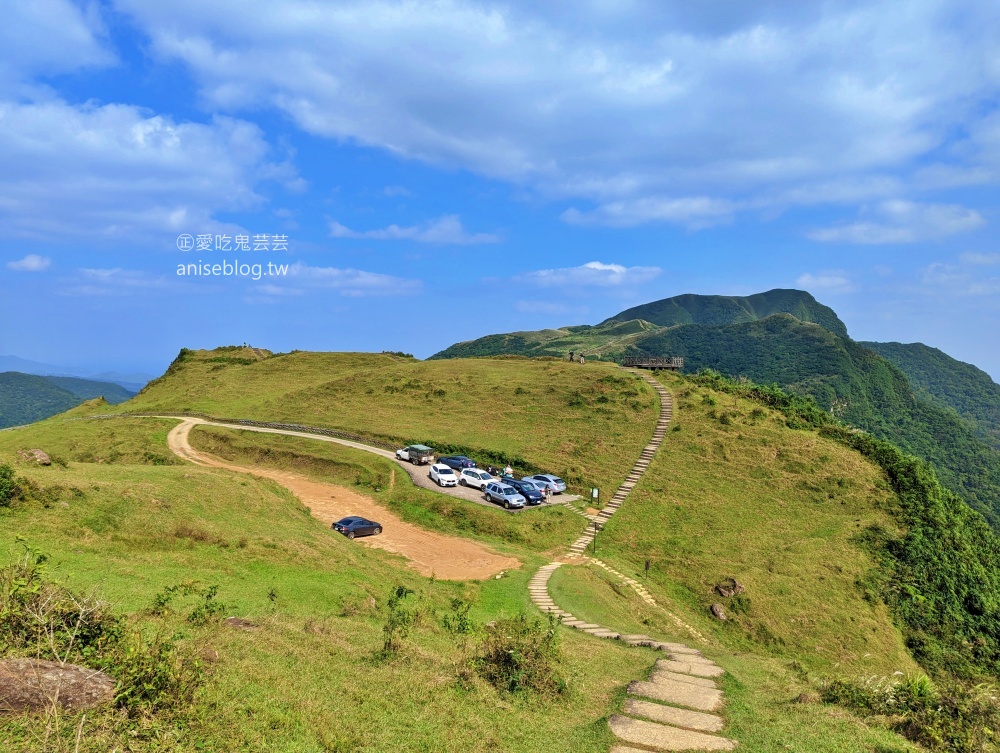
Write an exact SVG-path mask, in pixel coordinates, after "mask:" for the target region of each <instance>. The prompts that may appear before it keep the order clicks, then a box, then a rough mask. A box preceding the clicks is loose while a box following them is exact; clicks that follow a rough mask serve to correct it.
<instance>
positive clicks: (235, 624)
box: [222, 617, 260, 630]
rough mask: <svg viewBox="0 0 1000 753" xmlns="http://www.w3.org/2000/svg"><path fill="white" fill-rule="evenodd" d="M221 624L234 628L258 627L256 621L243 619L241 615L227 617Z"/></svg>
mask: <svg viewBox="0 0 1000 753" xmlns="http://www.w3.org/2000/svg"><path fill="white" fill-rule="evenodd" d="M222 624H223V625H225V626H226V627H231V628H235V629H236V630H256V629H257V628H258V627H260V626H259V625H257V623H255V622H250V620H244V619H243V618H242V617H227V618H226V619H224V620H223V621H222Z"/></svg>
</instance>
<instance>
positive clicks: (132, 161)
mask: <svg viewBox="0 0 1000 753" xmlns="http://www.w3.org/2000/svg"><path fill="white" fill-rule="evenodd" d="M268 152H269V147H268V145H267V143H266V142H265V141H264V139H263V137H262V134H261V132H260V130H259V129H258V128H257V126H255V125H253V124H250V123H247V122H244V121H240V120H233V119H231V118H215V119H213V120H212V121H211V122H210V123H185V122H176V121H174V120H172V119H171V118H168V117H165V116H162V115H155V114H153V113H150V112H147V111H145V110H143V109H141V108H138V107H132V106H128V105H119V104H110V105H103V106H98V105H93V104H84V105H79V106H77V105H71V104H68V103H66V102H64V101H61V100H45V101H35V102H29V103H21V102H2V101H0V164H2V165H3V166H4V167H3V170H2V171H0V220H2V221H3V223H4V225H5V227H6V229H7V232H8V234H9V235H14V236H17V237H28V238H34V239H47V240H48V239H58V238H67V237H69V238H73V239H75V240H80V239H87V240H88V241H104V242H120V241H121V240H123V239H135V238H136V237H147V238H148V237H149V236H150V235H154V236H156V237H158V238H160V239H162V240H163V242H164V243H166V244H172V243H173V238H174V237H175V236H176V235H177V234H178V233H181V232H187V233H199V232H200V233H207V232H214V231H218V232H231V231H232V226H227V225H223V224H222V223H218V222H216V221H215V220H214V219H213V215H214V214H215V213H216V212H219V211H223V210H248V209H252V208H255V207H257V206H259V205H261V204H262V203H263V201H264V199H263V198H262V197H261V196H260V195H259V194H258V193H257V192H256V191H255V188H254V186H255V184H256V183H257V182H258V181H259V180H262V179H264V178H265V177H266V178H269V179H278V180H282V181H285V180H289V179H291V174H292V172H293V171H292V169H291V168H290V167H289V166H287V165H283V164H279V165H276V164H273V163H269V162H267V156H268Z"/></svg>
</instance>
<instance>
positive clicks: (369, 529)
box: [330, 515, 382, 539]
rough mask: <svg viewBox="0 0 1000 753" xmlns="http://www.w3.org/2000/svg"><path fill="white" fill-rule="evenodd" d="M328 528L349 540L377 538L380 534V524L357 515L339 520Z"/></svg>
mask: <svg viewBox="0 0 1000 753" xmlns="http://www.w3.org/2000/svg"><path fill="white" fill-rule="evenodd" d="M330 527H331V528H333V530H334V531H336V532H337V533H342V534H344V535H345V536H346V537H347V538H349V539H353V538H354V537H355V536H378V535H379V534H380V533H382V524H381V523H376V522H375V521H374V520H368V519H367V518H361V517H358V516H357V515H350V516H348V517H346V518H341V519H340V520H338V521H337V522H336V523H334V524H333V525H332V526H330Z"/></svg>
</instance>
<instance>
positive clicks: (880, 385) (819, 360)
mask: <svg viewBox="0 0 1000 753" xmlns="http://www.w3.org/2000/svg"><path fill="white" fill-rule="evenodd" d="M569 351H575V352H577V353H583V354H585V355H586V356H587V357H588V358H601V359H606V360H621V358H623V357H625V356H642V355H648V356H683V358H684V360H685V370H686V371H698V370H700V369H703V368H711V369H715V370H717V371H720V372H722V373H724V374H729V375H732V376H745V377H747V378H749V379H752V380H754V381H755V382H760V383H765V384H771V383H777V384H779V385H781V386H782V387H784V388H786V389H788V390H790V391H792V392H796V393H799V394H805V395H811V396H812V397H814V398H815V399H816V401H817V402H818V403H819V404H820V405H822V406H823V407H824V408H826V409H828V410H830V411H832V412H833V413H835V414H837V415H838V416H840V417H841V418H843V420H845V421H847V422H848V423H850V424H852V425H854V426H857V427H859V428H861V429H864V430H866V431H869V432H871V433H872V434H875V435H877V436H880V437H883V438H885V439H888V440H890V441H892V442H894V443H896V444H897V445H899V446H900V447H902V448H903V449H905V450H907V451H908V452H911V453H913V454H914V455H917V456H919V457H922V458H924V459H925V460H928V461H930V462H932V463H933V464H934V465H935V466H936V467H937V469H938V471H939V473H940V475H941V478H942V480H943V481H944V482H945V483H946V484H947V485H948V486H950V487H952V488H953V489H954V490H955V491H956V492H958V493H959V494H961V495H962V496H963V497H964V498H965V499H966V501H967V502H969V504H970V505H972V506H973V507H975V508H976V509H978V510H980V512H982V513H983V514H984V515H986V517H987V518H988V519H989V520H990V522H991V523H992V524H993V525H994V526H1000V385H997V384H996V383H995V382H994V381H993V380H992V379H991V378H990V377H989V375H988V374H986V373H985V372H983V371H981V370H980V369H977V368H976V367H975V366H972V365H970V364H966V363H962V362H961V361H957V360H956V359H954V358H951V357H950V356H948V355H947V354H945V353H943V352H941V351H940V350H936V349H934V348H929V347H927V346H926V345H922V344H919V343H916V344H912V345H903V344H900V343H873V342H865V343H859V342H855V341H854V340H852V339H851V338H850V337H849V335H848V333H847V327H846V326H845V325H844V323H843V322H842V321H841V320H840V318H839V317H838V316H837V314H836V313H835V312H834V311H833V309H831V308H829V307H828V306H824V305H823V304H821V303H819V302H817V301H816V299H815V298H813V297H812V296H811V295H810V294H809V293H807V292H804V291H800V290H771V291H768V292H766V293H759V294H757V295H752V296H747V297H732V296H705V295H681V296H676V297H674V298H666V299H664V300H661V301H654V302H652V303H647V304H644V305H642V306H636V307H634V308H630V309H627V310H626V311H623V312H621V313H620V314H617V315H615V316H613V317H610V318H609V319H606V320H605V321H603V322H601V323H600V324H597V325H595V326H591V325H579V326H572V327H562V328H559V329H548V330H540V331H537V332H512V333H509V334H497V335H488V336H486V337H482V338H479V339H478V340H471V341H468V342H463V343H457V344H455V345H452V346H451V347H449V348H446V349H445V350H443V351H441V352H440V353H437V354H435V355H433V356H431V358H460V357H474V356H493V355H501V354H519V355H525V356H557V357H561V358H565V357H566V356H567V355H568V353H569Z"/></svg>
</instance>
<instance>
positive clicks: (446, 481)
mask: <svg viewBox="0 0 1000 753" xmlns="http://www.w3.org/2000/svg"><path fill="white" fill-rule="evenodd" d="M429 475H430V477H431V481H433V482H435V483H436V484H437V485H438V486H458V476H457V475H455V471H453V470H452V469H451V468H449V467H448V466H446V465H445V464H444V463H435V464H434V465H432V466H431V472H430V474H429Z"/></svg>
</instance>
